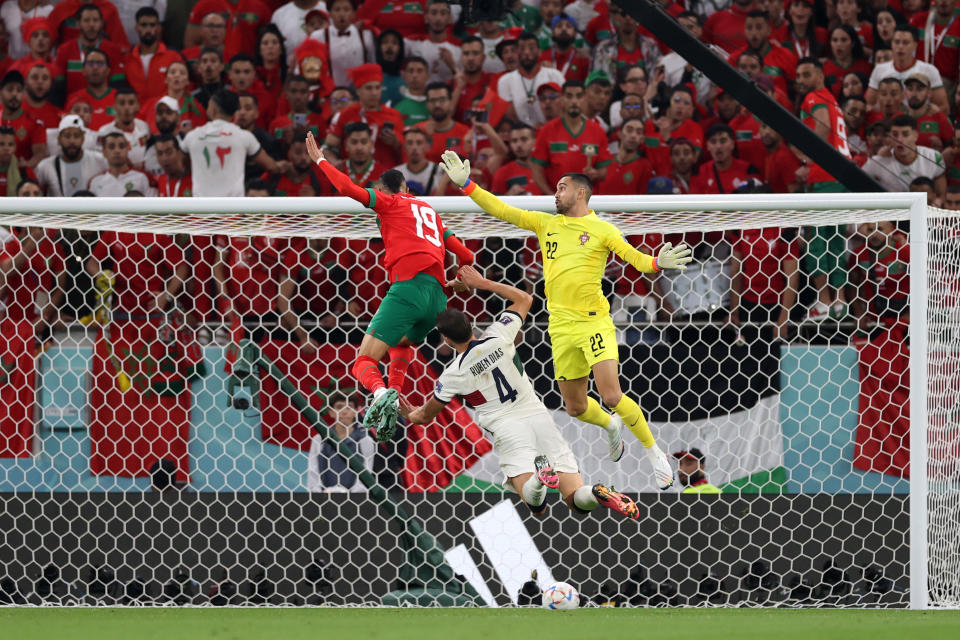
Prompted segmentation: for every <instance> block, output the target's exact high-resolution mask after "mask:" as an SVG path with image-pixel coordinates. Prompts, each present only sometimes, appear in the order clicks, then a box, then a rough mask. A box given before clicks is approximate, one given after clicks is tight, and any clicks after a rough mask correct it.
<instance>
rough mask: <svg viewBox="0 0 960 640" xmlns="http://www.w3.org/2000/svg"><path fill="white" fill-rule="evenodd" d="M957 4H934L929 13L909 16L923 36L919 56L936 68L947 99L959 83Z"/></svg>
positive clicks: (939, 0) (950, 0)
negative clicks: (941, 79)
mask: <svg viewBox="0 0 960 640" xmlns="http://www.w3.org/2000/svg"><path fill="white" fill-rule="evenodd" d="M957 12H958V6H957V0H933V2H931V3H930V10H929V11H920V12H918V13H915V14H913V15H912V16H910V24H912V25H913V26H915V27H916V28H917V29H918V30H919V33H920V45H919V51H920V55H919V56H917V57H918V58H920V59H921V60H923V61H924V62H929V63H931V64H932V65H933V66H935V67H936V68H937V71H939V72H940V76H941V77H942V78H943V85H944V88H945V89H946V90H947V95H951V94H952V93H953V91H954V89H955V88H956V86H957V80H958V79H960V20H957V19H956V15H957Z"/></svg>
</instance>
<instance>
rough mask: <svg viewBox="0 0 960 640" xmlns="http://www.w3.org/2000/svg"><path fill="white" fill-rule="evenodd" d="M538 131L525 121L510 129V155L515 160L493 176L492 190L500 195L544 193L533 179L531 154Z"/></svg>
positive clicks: (503, 166) (536, 194) (534, 194)
mask: <svg viewBox="0 0 960 640" xmlns="http://www.w3.org/2000/svg"><path fill="white" fill-rule="evenodd" d="M536 140H537V131H536V129H534V128H533V126H532V125H529V124H527V123H525V122H518V123H516V124H514V125H513V126H512V128H511V130H510V139H509V146H510V155H511V156H512V157H513V160H511V161H510V162H508V163H506V164H504V165H502V166H501V167H500V168H499V169H497V172H496V173H495V174H494V176H493V185H492V187H491V191H492V192H493V193H495V194H497V195H499V196H523V195H531V196H539V195H543V192H542V191H540V188H539V187H537V184H536V182H534V180H533V170H532V169H531V160H530V156H531V155H532V154H533V147H534V145H535V144H536Z"/></svg>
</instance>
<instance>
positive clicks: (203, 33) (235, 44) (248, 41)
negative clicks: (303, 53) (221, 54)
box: [183, 0, 271, 51]
mask: <svg viewBox="0 0 960 640" xmlns="http://www.w3.org/2000/svg"><path fill="white" fill-rule="evenodd" d="M212 13H216V14H217V15H219V16H221V17H223V20H224V27H225V29H224V30H223V34H222V36H223V39H224V42H225V43H226V46H227V48H228V49H230V50H231V51H253V50H254V48H255V47H256V44H257V32H258V31H259V30H260V29H262V28H263V27H265V26H267V24H268V23H269V22H270V15H271V11H270V10H269V9H268V8H267V6H266V5H265V4H263V3H262V2H261V1H260V0H234V1H233V2H231V1H230V0H200V2H197V3H196V4H195V5H194V7H193V9H192V10H191V11H190V18H189V21H188V24H187V28H186V30H185V31H184V34H183V42H184V46H187V47H193V46H195V45H197V44H200V43H201V42H203V41H204V40H205V38H206V37H207V36H208V35H209V34H208V33H207V22H206V17H207V16H208V15H210V14H212Z"/></svg>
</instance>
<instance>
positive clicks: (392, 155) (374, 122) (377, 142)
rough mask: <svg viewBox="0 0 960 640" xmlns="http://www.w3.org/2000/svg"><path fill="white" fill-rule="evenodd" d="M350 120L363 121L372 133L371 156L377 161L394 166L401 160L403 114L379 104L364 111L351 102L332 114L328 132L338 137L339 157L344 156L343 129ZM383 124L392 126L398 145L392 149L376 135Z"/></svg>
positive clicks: (358, 105)
mask: <svg viewBox="0 0 960 640" xmlns="http://www.w3.org/2000/svg"><path fill="white" fill-rule="evenodd" d="M351 122H365V123H367V125H369V127H370V130H371V133H372V134H373V141H374V147H373V157H374V158H376V159H377V161H379V162H381V163H383V164H385V165H389V166H391V167H395V166H396V165H398V164H401V163H402V162H403V128H404V124H403V114H401V113H400V112H399V111H397V110H396V109H392V108H390V107H385V106H383V105H381V106H380V108H379V109H377V110H376V111H365V110H364V109H363V107H362V106H361V105H360V104H352V105H350V106H349V107H347V108H346V109H344V110H343V111H340V112H338V113H337V115H335V116H333V120H331V121H330V133H332V134H333V135H335V136H337V137H338V138H340V157H341V158H343V157H346V155H345V153H346V151H345V149H344V142H345V140H344V135H343V129H344V127H346V126H347V125H348V124H350V123H351ZM385 126H392V127H393V130H394V132H395V133H396V136H397V141H398V142H399V144H400V146H399V147H397V148H396V149H394V148H393V147H391V146H389V145H388V144H386V143H385V142H383V141H382V140H381V139H380V136H379V135H378V134H379V133H380V131H381V130H382V129H383V128H384V127H385Z"/></svg>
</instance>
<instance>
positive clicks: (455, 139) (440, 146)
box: [417, 82, 470, 162]
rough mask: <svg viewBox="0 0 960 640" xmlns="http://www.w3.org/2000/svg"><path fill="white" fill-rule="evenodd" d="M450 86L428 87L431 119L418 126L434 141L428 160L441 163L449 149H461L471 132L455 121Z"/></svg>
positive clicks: (440, 83)
mask: <svg viewBox="0 0 960 640" xmlns="http://www.w3.org/2000/svg"><path fill="white" fill-rule="evenodd" d="M452 95H453V94H452V92H451V91H450V86H449V85H447V84H445V83H443V82H431V83H430V84H429V85H427V109H428V110H429V112H430V119H429V120H427V121H426V122H421V123H419V124H418V125H417V127H418V128H420V129H423V130H424V131H425V132H426V133H427V135H428V136H430V139H431V141H432V143H431V145H430V150H429V151H428V152H427V160H429V161H430V162H440V155H441V154H442V153H443V152H444V151H445V150H447V149H459V148H461V147H462V146H463V141H464V139H465V138H466V136H467V134H468V133H469V132H470V127H468V126H467V125H465V124H464V123H462V122H457V121H455V120H454V119H453V100H452V99H451V98H452Z"/></svg>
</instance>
